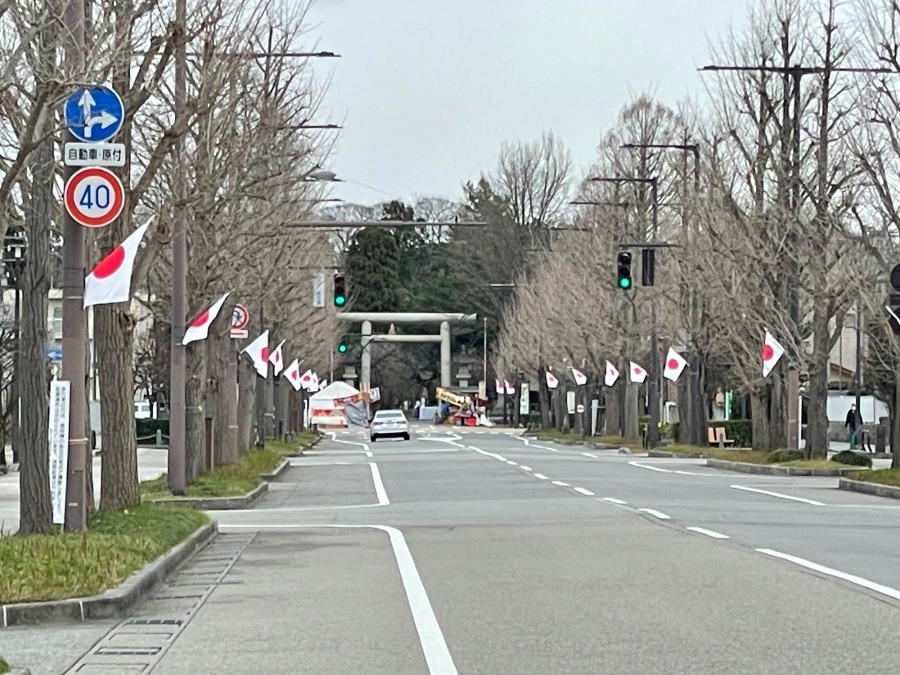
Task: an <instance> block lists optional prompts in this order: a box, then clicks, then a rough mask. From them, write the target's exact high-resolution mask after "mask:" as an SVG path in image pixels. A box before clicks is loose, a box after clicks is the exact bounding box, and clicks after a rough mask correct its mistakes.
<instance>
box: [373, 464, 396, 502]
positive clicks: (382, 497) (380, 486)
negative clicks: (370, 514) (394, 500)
mask: <svg viewBox="0 0 900 675" xmlns="http://www.w3.org/2000/svg"><path fill="white" fill-rule="evenodd" d="M369 466H370V467H371V468H372V482H373V483H375V494H376V495H378V505H379V506H387V505H388V504H390V503H391V500H390V499H388V496H387V492H385V491H384V483H382V482H381V472H380V471H379V470H378V465H377V464H375V462H369Z"/></svg>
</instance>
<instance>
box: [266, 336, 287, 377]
mask: <svg viewBox="0 0 900 675" xmlns="http://www.w3.org/2000/svg"><path fill="white" fill-rule="evenodd" d="M283 346H284V340H282V341H281V342H279V343H278V346H277V347H275V349H273V350H272V353H271V354H270V355H269V363H271V364H272V373H273V374H274V375H275V377H278V376H279V375H281V371H282V370H283V369H284V354H283V353H282V351H281V348H282V347H283Z"/></svg>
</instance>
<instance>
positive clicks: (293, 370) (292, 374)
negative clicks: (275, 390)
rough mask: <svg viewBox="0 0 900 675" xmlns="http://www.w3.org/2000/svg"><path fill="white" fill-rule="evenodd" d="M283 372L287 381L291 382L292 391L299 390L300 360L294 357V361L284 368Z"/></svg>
mask: <svg viewBox="0 0 900 675" xmlns="http://www.w3.org/2000/svg"><path fill="white" fill-rule="evenodd" d="M283 374H284V376H285V377H286V378H287V380H288V382H290V383H291V386H292V387H293V388H294V391H300V361H299V360H298V359H294V362H293V363H291V365H289V366H288V367H287V368H285V369H284V373H283Z"/></svg>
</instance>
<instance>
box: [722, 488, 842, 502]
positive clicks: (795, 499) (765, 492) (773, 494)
mask: <svg viewBox="0 0 900 675" xmlns="http://www.w3.org/2000/svg"><path fill="white" fill-rule="evenodd" d="M731 488H732V489H734V490H743V491H744V492H756V493H758V494H761V495H768V496H769V497H778V498H779V499H789V500H791V501H792V502H802V503H804V504H811V505H812V506H825V504H823V503H822V502H817V501H815V500H814V499H805V498H803V497H794V496H793V495H785V494H782V493H780V492H772V491H771V490H761V489H759V488H752V487H746V486H744V485H732V486H731Z"/></svg>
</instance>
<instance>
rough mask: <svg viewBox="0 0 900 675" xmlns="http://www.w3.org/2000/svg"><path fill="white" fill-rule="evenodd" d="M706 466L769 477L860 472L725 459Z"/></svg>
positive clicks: (823, 475) (712, 461) (835, 474)
mask: <svg viewBox="0 0 900 675" xmlns="http://www.w3.org/2000/svg"><path fill="white" fill-rule="evenodd" d="M706 466H708V467H711V468H713V469H725V470H726V471H738V472H740V473H752V474H764V475H767V476H821V477H835V476H843V475H844V474H845V473H849V472H851V471H859V470H860V468H859V467H847V468H846V469H806V468H803V467H799V466H772V465H771V464H748V463H746V462H729V461H727V460H724V459H707V460H706Z"/></svg>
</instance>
